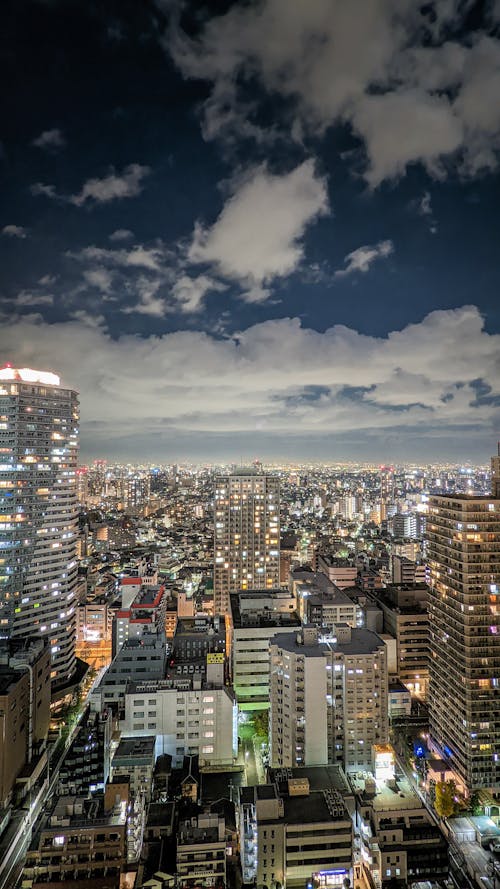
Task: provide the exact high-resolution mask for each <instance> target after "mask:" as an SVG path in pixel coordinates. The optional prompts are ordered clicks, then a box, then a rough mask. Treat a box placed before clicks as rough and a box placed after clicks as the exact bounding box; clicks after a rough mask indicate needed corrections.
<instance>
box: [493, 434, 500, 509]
mask: <svg viewBox="0 0 500 889" xmlns="http://www.w3.org/2000/svg"><path fill="white" fill-rule="evenodd" d="M491 493H492V494H493V496H494V497H495V498H496V499H497V500H500V441H499V442H498V445H497V453H496V454H495V456H494V457H492V458H491Z"/></svg>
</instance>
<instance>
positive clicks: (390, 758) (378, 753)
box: [373, 744, 394, 781]
mask: <svg viewBox="0 0 500 889" xmlns="http://www.w3.org/2000/svg"><path fill="white" fill-rule="evenodd" d="M373 765H374V771H375V780H376V781H390V780H392V778H394V750H393V748H392V747H391V745H390V744H374V745H373Z"/></svg>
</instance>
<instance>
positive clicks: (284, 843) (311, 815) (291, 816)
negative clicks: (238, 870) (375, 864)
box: [239, 769, 354, 889]
mask: <svg viewBox="0 0 500 889" xmlns="http://www.w3.org/2000/svg"><path fill="white" fill-rule="evenodd" d="M325 771H326V770H323V769H322V770H319V769H293V770H292V769H282V770H277V771H273V770H271V772H270V783H268V784H260V785H258V786H256V787H242V788H241V789H240V818H239V823H240V847H241V861H242V870H243V880H244V882H245V883H247V884H248V883H253V884H254V885H255V884H256V885H257V886H276V885H278V884H279V885H281V886H282V887H283V889H295V887H296V889H299V887H300V889H303V887H304V886H307V885H308V884H309V883H311V884H312V885H314V886H317V887H318V889H327V887H328V889H340V887H342V886H345V885H346V881H349V884H350V882H351V879H352V876H353V869H352V861H353V851H354V850H353V826H352V821H351V817H350V815H349V813H348V810H347V808H346V804H345V802H344V797H343V794H342V793H341V792H339V790H338V789H337V788H336V787H335V786H334V785H332V784H331V783H330V781H328V780H327V781H326V782H325V781H323V782H322V781H321V780H320V779H318V777H317V775H316V772H325ZM324 777H325V778H327V779H328V778H329V777H330V776H329V775H325V776H324ZM342 778H343V780H342ZM338 779H340V780H338ZM332 780H333V781H334V782H335V784H337V783H338V784H339V785H340V787H341V788H342V789H344V787H345V791H346V793H347V794H348V795H349V793H350V791H349V788H348V787H347V786H346V782H345V777H344V776H342V775H341V774H339V775H338V776H337V775H334V776H332Z"/></svg>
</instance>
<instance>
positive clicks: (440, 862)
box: [351, 776, 448, 889]
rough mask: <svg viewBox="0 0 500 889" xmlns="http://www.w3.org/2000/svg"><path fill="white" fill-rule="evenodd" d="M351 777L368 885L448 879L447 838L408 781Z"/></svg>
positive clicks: (382, 888)
mask: <svg viewBox="0 0 500 889" xmlns="http://www.w3.org/2000/svg"><path fill="white" fill-rule="evenodd" d="M351 780H352V782H353V786H354V789H355V792H356V822H357V828H358V830H359V833H360V836H361V862H362V865H363V868H364V870H365V873H366V877H367V880H368V884H369V885H371V886H373V887H374V889H385V887H389V886H392V885H393V882H394V880H398V881H401V885H409V884H411V883H415V882H424V881H432V882H434V881H438V882H441V881H443V880H445V879H446V876H447V875H448V849H447V842H446V840H445V838H444V836H443V835H442V833H441V831H440V829H439V827H438V826H437V824H436V823H435V821H434V820H433V819H432V817H431V815H430V814H429V812H428V811H427V809H426V808H425V806H424V805H423V803H422V802H421V800H420V798H419V797H418V796H417V794H416V792H415V791H414V790H413V789H412V787H411V786H410V784H409V782H408V780H407V779H406V778H405V777H402V776H401V777H398V778H397V779H396V778H392V779H389V780H377V781H376V780H375V779H374V778H372V777H368V778H367V779H360V778H357V777H355V776H352V778H351Z"/></svg>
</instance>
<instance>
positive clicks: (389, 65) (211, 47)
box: [156, 0, 500, 187]
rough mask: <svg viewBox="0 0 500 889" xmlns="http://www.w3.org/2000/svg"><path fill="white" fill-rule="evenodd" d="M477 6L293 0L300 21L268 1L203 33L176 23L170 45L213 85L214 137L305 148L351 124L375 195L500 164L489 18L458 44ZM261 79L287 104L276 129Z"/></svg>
mask: <svg viewBox="0 0 500 889" xmlns="http://www.w3.org/2000/svg"><path fill="white" fill-rule="evenodd" d="M156 2H157V5H159V6H164V5H165V4H166V3H167V0H156ZM497 6H498V4H492V10H491V17H490V26H491V27H492V28H493V27H494V24H495V22H496V20H497V14H496V9H497ZM469 8H470V4H469V3H459V2H458V0H449V2H446V3H445V2H440V3H428V4H416V3H414V2H413V0H371V2H370V3H366V0H350V2H349V3H347V4H346V3H345V2H344V0H314V2H312V3H311V2H309V0H295V2H294V5H293V15H291V14H290V4H289V3H288V2H286V0H262V2H260V3H248V4H233V5H232V6H230V8H229V10H228V11H227V12H225V13H224V14H222V15H217V16H213V17H212V18H210V19H209V20H208V21H207V22H206V23H205V24H204V26H203V27H202V28H201V30H200V31H199V33H198V34H197V35H195V36H191V35H189V36H188V35H187V34H186V33H185V32H184V31H182V29H181V28H180V26H179V25H178V24H177V25H174V26H172V27H170V29H169V30H168V31H167V33H166V35H165V37H164V45H165V47H166V49H167V51H168V52H169V53H170V54H171V56H172V57H173V58H174V61H175V62H176V64H177V65H178V67H179V68H180V70H181V71H182V73H183V74H184V76H185V77H191V78H199V79H204V80H207V81H209V82H210V83H211V84H212V91H211V94H210V96H209V98H208V99H207V101H206V102H205V106H204V120H203V127H204V135H205V137H206V138H216V137H222V138H224V139H228V138H229V139H230V138H233V139H234V138H249V137H254V138H255V139H256V140H257V141H262V140H263V139H264V138H265V137H266V136H267V137H268V138H269V137H272V136H273V135H279V134H280V132H281V134H283V133H286V134H288V136H289V137H290V136H291V137H292V138H296V139H298V140H299V141H300V140H301V139H302V135H303V134H304V133H305V134H308V133H309V134H313V135H315V136H317V135H321V134H323V133H324V132H325V130H326V129H327V128H328V127H330V126H332V125H345V126H348V127H351V128H352V130H353V131H354V133H355V134H357V136H358V137H359V138H360V140H361V143H362V146H363V148H364V153H365V160H366V164H365V177H366V179H367V181H368V182H369V184H370V185H371V186H373V187H376V186H377V185H379V184H380V182H382V181H383V180H386V179H393V178H397V177H400V176H403V175H404V174H405V173H406V171H407V169H408V167H409V166H410V165H411V164H416V163H421V164H423V165H424V166H425V167H426V169H427V170H428V172H429V174H430V175H431V176H433V177H442V176H445V175H446V174H447V172H448V169H449V168H450V166H451V165H452V164H453V165H454V167H455V169H458V170H459V171H460V172H461V173H462V174H463V175H467V176H474V175H476V174H478V173H479V172H482V171H484V170H491V169H494V168H496V167H497V166H498V160H499V157H500V110H499V103H498V101H497V98H496V97H497V96H498V94H499V91H500V40H499V39H498V33H497V32H495V31H494V30H492V32H491V33H487V27H488V22H487V18H485V22H484V25H483V30H481V29H480V28H478V29H477V30H476V31H475V32H474V34H473V35H472V38H471V37H470V34H469V36H468V37H467V40H465V39H460V38H458V37H454V39H450V34H453V35H457V34H460V33H462V34H463V33H465V32H466V31H467V28H466V26H465V25H466V16H467V15H468V12H469ZM256 81H257V82H258V83H259V84H260V86H261V87H263V88H264V90H265V91H266V92H267V94H268V95H269V96H281V97H282V98H284V99H285V100H286V102H285V103H284V107H285V109H286V111H285V114H284V115H281V117H280V119H279V120H276V121H275V122H274V124H273V126H272V128H270V129H268V130H264V129H263V127H262V124H259V116H258V108H257V107H256V105H255V91H254V92H253V94H252V84H254V83H255V82H256ZM252 95H253V101H252V100H251V99H250V97H251V96H252Z"/></svg>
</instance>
